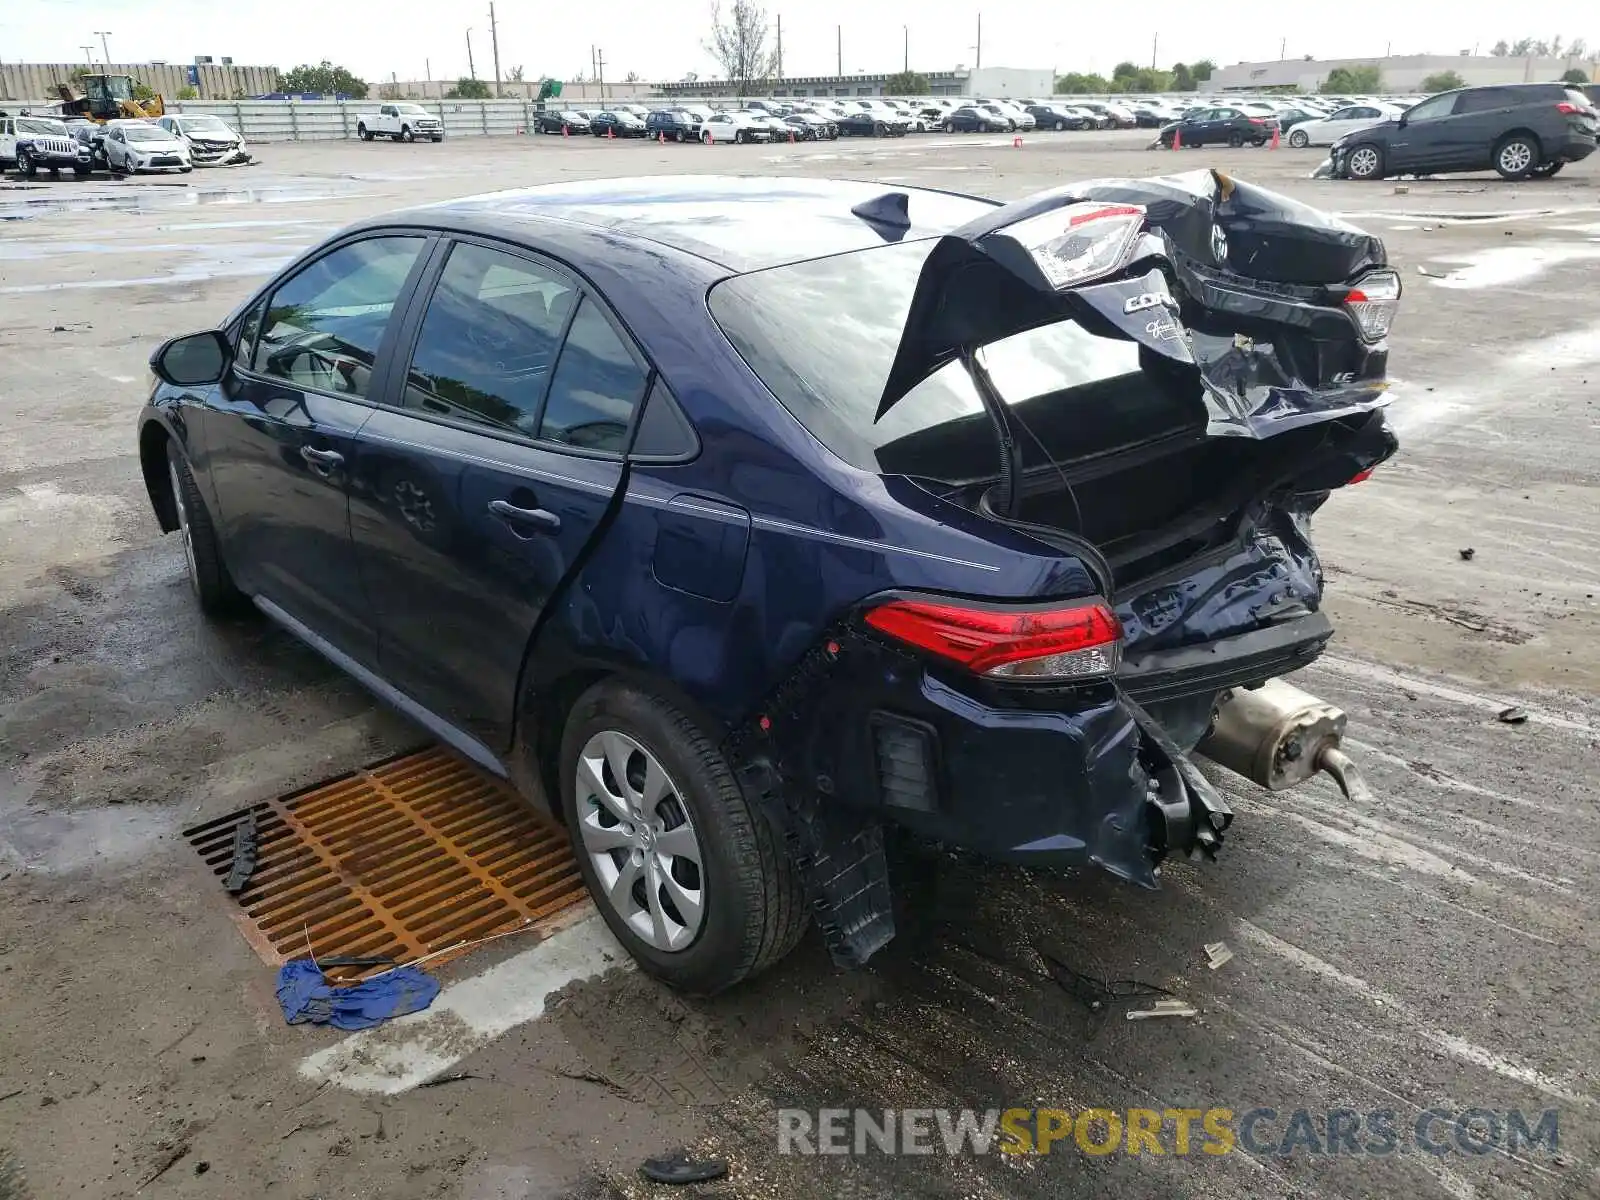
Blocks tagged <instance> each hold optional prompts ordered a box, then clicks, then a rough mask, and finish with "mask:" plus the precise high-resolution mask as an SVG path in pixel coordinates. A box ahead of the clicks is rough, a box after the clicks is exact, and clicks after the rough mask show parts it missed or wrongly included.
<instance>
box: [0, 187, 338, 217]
mask: <svg viewBox="0 0 1600 1200" xmlns="http://www.w3.org/2000/svg"><path fill="white" fill-rule="evenodd" d="M29 190H33V189H29ZM49 192H50V194H49V195H44V196H29V197H26V198H24V199H20V200H11V199H6V200H0V221H29V220H34V219H36V218H39V217H47V216H60V215H62V214H66V213H82V212H125V213H136V214H143V213H151V212H158V211H161V210H163V209H169V208H188V207H194V206H199V205H213V204H299V203H303V202H306V201H311V200H338V199H343V198H346V197H349V196H353V195H359V194H360V193H361V189H359V188H345V187H339V186H334V187H324V188H308V187H301V186H296V185H287V184H286V185H283V186H267V187H251V188H208V187H192V186H179V187H173V186H170V185H169V186H165V187H162V186H156V185H149V186H145V185H137V184H124V185H120V186H116V185H114V186H113V188H111V189H107V188H99V189H94V190H86V189H82V188H79V189H76V190H71V191H69V190H67V186H63V188H62V190H60V191H59V192H58V191H56V189H54V188H51V189H49ZM0 194H3V193H0Z"/></svg>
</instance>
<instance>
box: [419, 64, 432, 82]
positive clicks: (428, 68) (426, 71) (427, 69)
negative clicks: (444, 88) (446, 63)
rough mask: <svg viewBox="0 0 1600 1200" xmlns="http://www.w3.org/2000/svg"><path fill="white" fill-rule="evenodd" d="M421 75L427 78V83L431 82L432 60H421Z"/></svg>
mask: <svg viewBox="0 0 1600 1200" xmlns="http://www.w3.org/2000/svg"><path fill="white" fill-rule="evenodd" d="M422 73H423V74H424V75H426V76H427V77H428V82H429V83H432V82H433V59H431V58H425V59H423V60H422Z"/></svg>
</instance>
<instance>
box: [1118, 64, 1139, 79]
mask: <svg viewBox="0 0 1600 1200" xmlns="http://www.w3.org/2000/svg"><path fill="white" fill-rule="evenodd" d="M1138 73H1139V64H1138V63H1131V62H1127V61H1123V62H1119V63H1118V64H1117V65H1116V66H1114V67H1112V68H1111V78H1112V79H1131V78H1132V77H1133V76H1135V75H1137V74H1138Z"/></svg>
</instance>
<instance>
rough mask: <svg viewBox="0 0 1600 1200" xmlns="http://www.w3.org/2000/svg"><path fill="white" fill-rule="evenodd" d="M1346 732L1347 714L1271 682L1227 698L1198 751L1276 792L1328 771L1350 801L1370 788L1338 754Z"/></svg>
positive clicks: (1237, 690)
mask: <svg viewBox="0 0 1600 1200" xmlns="http://www.w3.org/2000/svg"><path fill="white" fill-rule="evenodd" d="M1344 727H1345V715H1344V710H1343V709H1341V708H1338V707H1337V706H1335V705H1332V704H1329V703H1328V702H1327V701H1325V700H1319V699H1317V698H1316V697H1315V696H1313V695H1311V694H1310V693H1309V692H1302V691H1301V690H1300V689H1299V688H1297V687H1294V686H1292V685H1290V684H1287V683H1285V682H1284V681H1283V680H1281V679H1269V680H1267V682H1265V683H1263V684H1262V685H1261V686H1260V687H1258V688H1251V689H1245V688H1234V689H1233V690H1231V691H1229V692H1225V693H1224V694H1223V696H1222V698H1221V700H1220V701H1219V703H1218V705H1217V712H1216V716H1215V718H1214V719H1213V721H1212V724H1211V732H1210V733H1208V734H1207V735H1206V736H1205V739H1204V740H1203V741H1201V743H1200V744H1199V745H1198V746H1197V747H1195V749H1196V751H1197V752H1198V753H1200V754H1203V755H1205V756H1206V757H1207V758H1209V759H1211V761H1212V762H1215V763H1219V764H1220V765H1222V766H1224V767H1227V768H1228V769H1229V770H1230V771H1236V772H1237V773H1238V774H1240V775H1243V776H1244V777H1245V778H1246V779H1248V780H1250V781H1251V782H1252V783H1257V784H1260V785H1261V786H1262V787H1264V788H1266V789H1267V790H1268V791H1272V792H1281V791H1283V790H1284V789H1285V788H1291V787H1294V786H1295V785H1296V784H1301V783H1304V782H1305V781H1306V780H1308V779H1310V778H1311V777H1312V776H1313V775H1315V774H1316V773H1317V772H1319V771H1326V772H1327V773H1328V774H1330V775H1332V776H1333V778H1334V781H1335V782H1336V783H1337V784H1338V785H1339V790H1340V791H1342V792H1343V793H1344V794H1345V799H1347V800H1348V799H1351V798H1353V796H1354V794H1355V793H1357V792H1364V791H1365V788H1366V785H1365V784H1364V783H1363V782H1362V780H1361V773H1360V772H1359V771H1357V770H1356V765H1355V763H1353V762H1351V761H1350V759H1349V758H1348V757H1347V756H1346V755H1345V753H1344V752H1343V751H1342V750H1341V749H1340V748H1339V747H1340V744H1341V743H1342V742H1343V740H1344Z"/></svg>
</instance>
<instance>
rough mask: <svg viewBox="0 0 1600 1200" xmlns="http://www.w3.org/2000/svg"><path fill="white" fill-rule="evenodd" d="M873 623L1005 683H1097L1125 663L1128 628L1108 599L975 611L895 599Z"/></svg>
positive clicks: (873, 615) (874, 614)
mask: <svg viewBox="0 0 1600 1200" xmlns="http://www.w3.org/2000/svg"><path fill="white" fill-rule="evenodd" d="M866 622H867V624H868V625H870V626H872V628H874V629H876V630H878V632H880V633H884V634H887V635H888V636H889V637H892V638H894V639H895V640H896V641H900V642H904V643H906V644H907V645H909V646H915V647H917V648H918V649H920V650H926V651H928V652H929V653H931V654H937V655H938V656H939V657H940V658H944V659H948V660H949V661H951V662H954V663H958V664H960V665H961V666H963V667H966V668H967V669H968V670H969V671H974V672H976V673H978V674H980V675H990V676H994V677H997V678H1002V679H1058V680H1072V679H1092V678H1098V677H1103V676H1106V675H1110V674H1112V673H1113V672H1115V671H1116V669H1117V664H1118V663H1119V662H1120V661H1121V659H1122V624H1121V622H1119V621H1118V620H1117V615H1116V613H1114V612H1112V611H1111V609H1110V608H1109V607H1108V606H1107V605H1106V604H1105V602H1104V601H1101V600H1084V601H1078V602H1076V603H1073V604H1069V605H1064V606H1063V607H1061V608H1051V609H1007V608H969V607H966V606H964V605H961V604H955V603H948V602H941V601H935V600H891V601H889V602H888V603H887V604H880V605H879V606H878V607H877V608H874V609H872V610H871V611H870V612H868V613H867V615H866Z"/></svg>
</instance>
